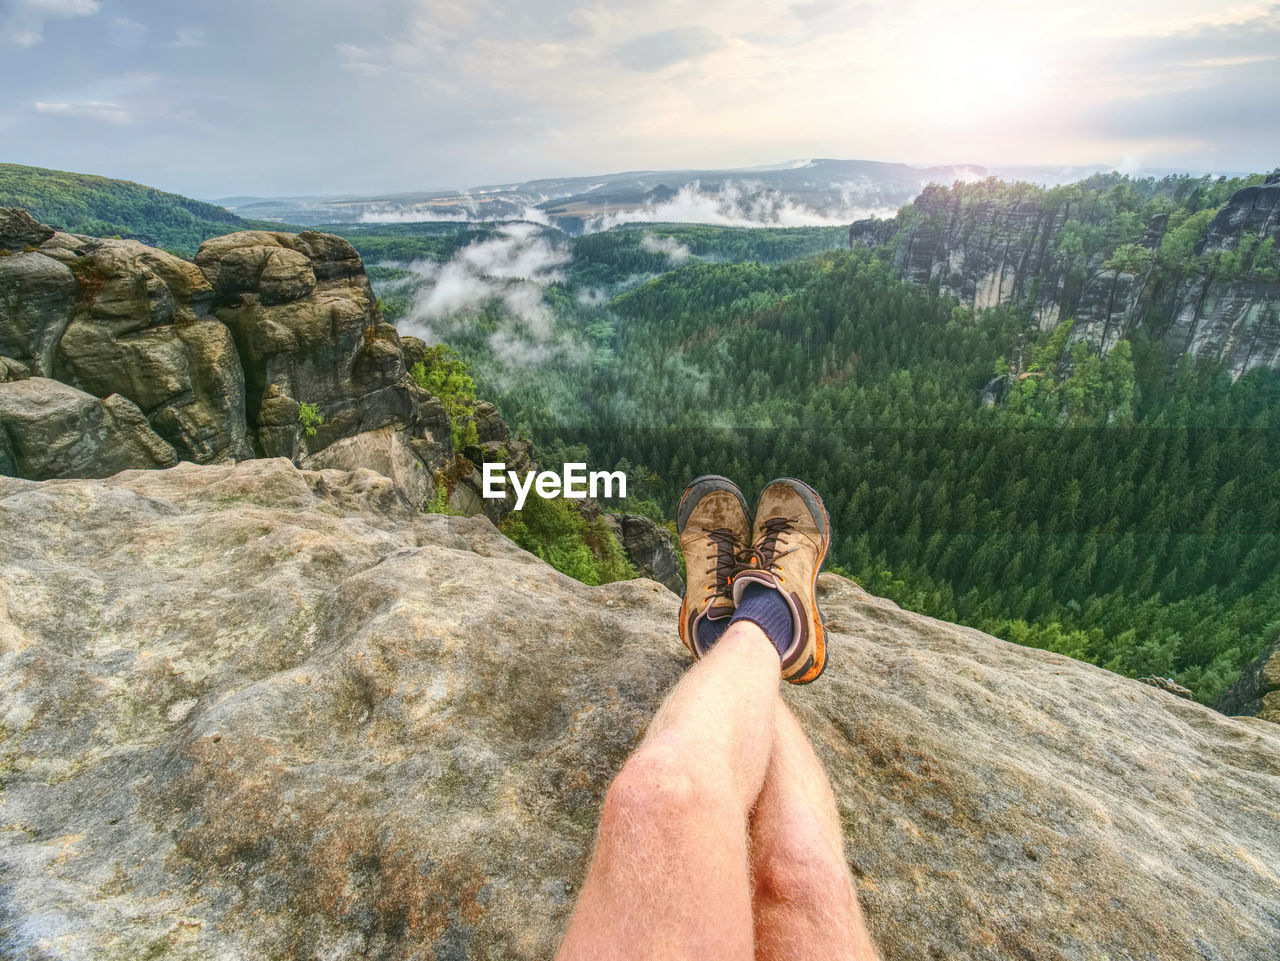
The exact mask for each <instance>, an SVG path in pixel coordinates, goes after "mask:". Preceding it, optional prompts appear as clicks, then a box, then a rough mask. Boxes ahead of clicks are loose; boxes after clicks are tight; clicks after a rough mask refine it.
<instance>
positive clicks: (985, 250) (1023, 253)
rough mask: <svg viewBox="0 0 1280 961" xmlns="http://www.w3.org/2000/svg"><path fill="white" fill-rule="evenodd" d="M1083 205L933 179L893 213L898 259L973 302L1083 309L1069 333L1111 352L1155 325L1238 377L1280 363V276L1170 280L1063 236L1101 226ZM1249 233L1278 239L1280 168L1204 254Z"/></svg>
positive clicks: (1051, 194) (1150, 229) (1175, 343)
mask: <svg viewBox="0 0 1280 961" xmlns="http://www.w3.org/2000/svg"><path fill="white" fill-rule="evenodd" d="M1079 206H1080V200H1079V199H1078V198H1074V197H1073V196H1072V194H1071V193H1070V192H1069V191H1045V190H1041V189H1040V188H1038V187H1034V186H1032V185H1029V184H1017V185H1007V184H998V183H997V182H995V181H991V182H989V183H988V184H986V185H970V186H967V187H957V188H955V189H947V188H945V187H939V186H936V185H931V186H930V187H927V188H926V189H925V190H924V192H923V193H921V195H920V196H919V198H917V199H916V201H915V202H914V204H912V205H911V206H910V207H909V208H907V209H906V210H905V211H904V213H903V214H901V215H900V216H899V218H898V221H897V222H896V224H897V226H898V228H900V229H899V233H898V236H897V239H896V247H895V261H894V263H895V268H896V269H897V271H898V273H899V275H900V276H901V277H903V278H904V279H907V280H911V281H913V282H915V283H918V284H921V285H937V287H938V288H939V289H940V290H941V291H943V292H944V293H948V294H951V295H952V296H954V297H956V298H957V299H958V300H959V301H960V302H961V304H963V305H965V306H967V307H970V308H972V309H975V310H981V309H983V308H987V307H994V306H998V305H1001V304H1012V305H1014V306H1015V307H1018V308H1020V309H1025V310H1028V311H1029V312H1030V315H1031V318H1032V321H1033V323H1034V325H1035V326H1037V327H1038V328H1039V329H1040V330H1049V329H1051V328H1052V327H1053V326H1055V325H1056V324H1057V323H1058V322H1059V321H1062V320H1066V319H1068V318H1074V320H1075V326H1074V327H1073V330H1072V340H1073V341H1074V340H1085V341H1087V342H1088V343H1089V344H1090V345H1091V346H1093V347H1094V348H1095V349H1098V350H1101V351H1102V352H1106V351H1107V350H1109V349H1110V348H1111V347H1112V346H1113V345H1114V344H1115V343H1116V342H1117V341H1118V340H1120V339H1122V338H1127V337H1128V336H1130V335H1131V334H1132V333H1133V331H1134V330H1135V329H1137V328H1139V327H1146V328H1149V329H1150V330H1151V331H1152V333H1153V334H1154V335H1155V336H1156V337H1157V338H1160V339H1162V340H1163V341H1164V343H1165V344H1166V345H1167V346H1168V348H1169V349H1170V350H1171V351H1172V352H1173V354H1174V355H1175V356H1177V355H1180V354H1183V353H1188V354H1191V355H1193V356H1195V357H1197V358H1202V359H1208V360H1212V361H1215V362H1220V363H1222V364H1224V365H1225V366H1226V367H1227V368H1228V369H1229V370H1230V371H1231V372H1232V374H1233V375H1235V376H1237V377H1238V376H1240V375H1241V374H1243V373H1244V372H1246V371H1248V370H1251V369H1253V368H1255V367H1271V368H1275V369H1280V283H1276V282H1275V281H1271V280H1259V279H1257V278H1250V277H1238V276H1232V275H1230V274H1227V275H1219V274H1217V273H1215V272H1214V271H1213V270H1212V269H1205V268H1203V267H1193V268H1192V269H1191V270H1190V271H1189V272H1188V273H1186V274H1185V275H1183V276H1179V277H1174V278H1172V279H1171V278H1170V277H1169V276H1168V275H1167V274H1162V273H1161V272H1160V271H1157V270H1154V269H1153V268H1152V265H1151V264H1150V263H1147V264H1146V265H1145V266H1137V265H1115V264H1112V263H1110V262H1109V261H1108V260H1107V259H1106V258H1105V257H1104V256H1102V255H1101V254H1100V253H1099V254H1094V255H1092V256H1089V257H1086V256H1085V255H1084V253H1083V251H1082V250H1081V249H1079V248H1078V247H1076V246H1074V245H1073V244H1074V241H1073V242H1064V236H1063V228H1064V225H1066V223H1067V222H1068V220H1071V219H1073V218H1076V217H1077V216H1079V217H1083V218H1084V220H1085V222H1087V223H1089V225H1090V227H1091V228H1097V229H1101V228H1102V227H1103V226H1104V224H1103V223H1101V222H1098V223H1093V222H1092V221H1091V220H1090V218H1095V219H1096V218H1097V217H1099V216H1102V214H1101V213H1099V212H1098V211H1088V210H1086V211H1084V212H1078V211H1077V209H1076V208H1077V207H1079ZM1099 209H1100V210H1101V211H1105V210H1106V209H1107V208H1106V207H1105V205H1103V206H1102V207H1101V208H1099ZM1167 227H1168V216H1167V215H1160V216H1158V217H1156V218H1154V219H1153V220H1152V221H1151V222H1150V223H1149V224H1148V225H1147V226H1146V230H1145V232H1144V234H1143V235H1142V237H1140V238H1138V239H1137V241H1136V242H1137V245H1138V246H1140V247H1144V248H1146V249H1148V250H1150V251H1152V253H1153V254H1154V253H1155V252H1156V251H1158V250H1159V249H1160V245H1161V243H1162V242H1163V239H1164V235H1165V232H1166V230H1167ZM881 230H882V228H879V227H875V228H872V227H860V226H859V224H854V225H853V228H852V229H851V231H850V244H851V245H854V246H857V245H860V244H871V245H874V244H875V243H880V242H887V241H884V240H881V235H880V231H881ZM1245 236H1251V237H1257V238H1259V239H1260V240H1263V241H1265V240H1266V239H1268V238H1272V239H1273V241H1275V242H1280V175H1274V174H1273V175H1272V176H1271V177H1269V178H1268V180H1267V182H1266V183H1265V184H1262V185H1258V186H1254V187H1248V188H1245V189H1243V190H1240V191H1238V192H1237V193H1236V194H1235V195H1234V196H1233V197H1232V198H1231V200H1230V202H1229V203H1228V204H1227V205H1226V206H1225V207H1223V208H1222V210H1220V211H1219V212H1218V214H1217V215H1216V216H1215V218H1214V219H1213V221H1212V222H1211V223H1210V224H1209V226H1208V227H1207V228H1206V230H1205V232H1204V234H1203V236H1202V237H1201V238H1200V240H1199V242H1198V243H1197V245H1196V253H1197V254H1206V253H1209V254H1212V253H1214V252H1215V251H1217V252H1221V251H1234V250H1236V249H1237V247H1239V245H1240V243H1241V241H1242V239H1243V238H1244V237H1245ZM1153 259H1154V258H1153Z"/></svg>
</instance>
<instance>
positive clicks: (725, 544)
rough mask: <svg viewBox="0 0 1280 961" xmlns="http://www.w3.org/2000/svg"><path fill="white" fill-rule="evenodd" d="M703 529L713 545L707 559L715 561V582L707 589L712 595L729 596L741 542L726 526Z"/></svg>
mask: <svg viewBox="0 0 1280 961" xmlns="http://www.w3.org/2000/svg"><path fill="white" fill-rule="evenodd" d="M703 531H704V532H705V533H706V535H707V539H708V540H709V541H711V544H712V547H713V550H712V552H711V553H710V554H708V555H707V560H709V561H714V562H715V575H716V582H715V584H714V585H710V586H708V587H707V590H708V591H711V592H712V596H713V597H730V596H731V590H730V587H729V585H730V584H731V583H732V582H733V575H734V574H736V573H737V571H738V568H739V567H740V566H741V554H742V552H741V550H740V547H741V543H742V542H741V541H740V540H739V539H738V537H737V535H736V534H734V532H733V531H731V530H729V529H728V528H727V527H715V528H706V527H704V528H703Z"/></svg>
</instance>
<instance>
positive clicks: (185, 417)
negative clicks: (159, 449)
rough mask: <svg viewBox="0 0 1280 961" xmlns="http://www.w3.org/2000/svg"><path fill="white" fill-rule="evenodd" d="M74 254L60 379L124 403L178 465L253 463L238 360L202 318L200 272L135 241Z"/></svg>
mask: <svg viewBox="0 0 1280 961" xmlns="http://www.w3.org/2000/svg"><path fill="white" fill-rule="evenodd" d="M75 253H76V256H75V258H74V259H73V260H72V261H71V270H72V271H73V272H74V274H75V276H76V278H77V280H78V281H79V291H80V295H79V300H78V302H77V304H76V307H75V312H74V319H73V320H72V321H71V323H70V325H69V326H67V328H66V330H65V332H64V333H62V335H61V340H60V341H59V343H58V349H57V355H56V356H57V361H56V365H55V374H56V375H57V377H58V379H59V380H62V381H64V382H66V383H69V384H72V385H73V386H76V387H79V388H80V389H82V390H85V391H88V392H89V393H91V394H96V395H97V396H99V397H105V396H108V395H109V394H113V393H115V394H120V395H122V396H124V397H128V398H129V399H130V400H131V401H133V402H134V403H135V404H137V405H138V407H139V408H141V409H142V410H143V411H144V412H145V413H146V414H147V418H148V420H149V421H150V422H151V425H152V428H153V429H154V430H155V431H156V433H158V434H160V436H162V437H163V438H164V439H165V440H166V441H168V442H169V443H170V444H172V445H173V447H174V448H175V450H176V451H177V453H178V456H179V457H181V458H182V459H184V460H195V461H199V462H201V463H209V462H211V461H217V460H222V459H228V458H232V459H238V458H243V457H248V456H250V455H251V453H252V452H251V450H250V448H249V444H248V436H247V430H246V424H245V406H244V386H243V375H242V373H241V371H240V361H239V357H238V356H237V354H236V350H235V344H234V343H233V342H232V339H231V334H230V332H229V331H228V330H227V329H226V327H224V326H223V325H222V324H220V323H218V322H217V321H215V320H211V319H209V317H208V314H209V308H210V304H211V302H212V296H213V289H212V287H210V285H209V283H208V282H207V281H206V280H205V279H204V275H203V274H201V273H200V270H199V269H198V268H197V267H196V266H195V265H194V264H192V263H189V262H188V261H185V260H182V259H180V258H178V257H174V256H172V255H170V254H167V253H165V252H164V251H161V250H156V249H155V248H152V247H148V246H146V245H145V244H140V243H138V242H137V241H133V240H93V241H88V242H85V243H83V244H82V245H81V246H80V247H79V248H78V249H77V250H76V251H75ZM46 259H48V258H46Z"/></svg>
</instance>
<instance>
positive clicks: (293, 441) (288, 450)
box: [258, 384, 302, 461]
mask: <svg viewBox="0 0 1280 961" xmlns="http://www.w3.org/2000/svg"><path fill="white" fill-rule="evenodd" d="M300 410H301V405H300V404H299V403H298V402H297V401H296V400H294V399H293V398H292V397H290V396H289V395H288V394H286V393H285V392H284V391H283V390H281V389H280V387H279V386H278V385H276V384H271V385H270V386H268V387H267V390H266V393H264V394H263V395H262V402H261V406H260V407H259V408H258V449H259V450H260V451H261V453H262V456H263V457H286V458H288V459H289V460H291V461H296V460H297V459H298V454H299V453H300V452H301V450H302V422H301V421H300V420H299V419H298V414H299V412H300Z"/></svg>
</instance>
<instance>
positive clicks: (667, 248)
mask: <svg viewBox="0 0 1280 961" xmlns="http://www.w3.org/2000/svg"><path fill="white" fill-rule="evenodd" d="M640 246H641V247H643V248H644V249H645V250H647V251H649V253H651V254H666V255H667V257H668V258H670V260H671V262H672V263H673V264H682V263H684V262H685V261H686V260H688V259H689V258H690V257H691V256H693V251H692V250H690V249H689V247H688V245H686V244H682V243H680V241H678V240H676V239H675V238H674V237H655V236H654V235H653V234H651V233H649V232H648V231H645V234H644V236H643V237H641V238H640Z"/></svg>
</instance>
